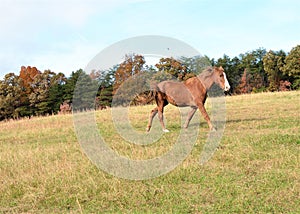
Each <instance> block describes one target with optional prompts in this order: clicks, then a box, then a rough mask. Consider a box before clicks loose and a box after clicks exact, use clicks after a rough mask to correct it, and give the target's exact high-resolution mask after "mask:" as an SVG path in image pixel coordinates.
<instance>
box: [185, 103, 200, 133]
mask: <svg viewBox="0 0 300 214" xmlns="http://www.w3.org/2000/svg"><path fill="white" fill-rule="evenodd" d="M196 111H197V107H192V109H191V110H190V111H189V113H188V116H187V118H186V121H185V123H184V126H183V127H184V128H185V129H186V128H187V127H188V126H189V124H190V121H191V119H192V118H193V116H194V114H195V112H196Z"/></svg>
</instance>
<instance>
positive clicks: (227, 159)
mask: <svg viewBox="0 0 300 214" xmlns="http://www.w3.org/2000/svg"><path fill="white" fill-rule="evenodd" d="M207 105H208V107H209V99H208V104H207ZM151 108H152V106H144V107H132V108H130V113H129V117H130V119H131V124H132V125H133V126H134V127H135V128H136V130H137V131H141V132H142V131H143V130H145V128H146V125H147V118H148V114H149V111H150V110H151ZM226 109H227V122H226V129H225V132H224V135H223V138H222V141H221V143H220V146H219V147H218V150H217V151H216V152H215V154H214V156H213V157H212V159H210V160H209V161H208V162H207V163H206V164H205V165H203V166H201V165H199V155H200V152H201V149H202V147H203V144H204V142H205V139H206V136H207V133H208V126H207V125H206V123H205V122H204V120H203V118H202V117H201V123H200V133H199V137H198V140H197V142H196V145H195V146H194V148H193V150H192V153H191V154H190V155H189V156H188V158H187V159H186V160H185V161H184V162H183V163H182V164H180V165H179V166H178V167H177V168H176V169H175V170H173V171H171V172H170V173H168V174H166V175H163V176H161V177H158V178H155V179H150V180H144V181H129V180H124V179H119V178H116V177H113V176H111V175H108V174H106V173H105V172H103V171H102V170H99V169H98V168H97V167H96V166H94V165H93V164H92V163H91V162H90V161H89V159H88V158H87V157H86V155H85V154H84V153H83V151H82V149H81V148H80V145H79V143H78V142H77V138H76V135H75V132H74V124H73V117H72V115H54V116H49V117H36V118H31V119H21V120H18V121H8V122H0V195H1V197H0V212H1V213H2V212H9V213H12V212H16V213H22V212H23V213H24V212H26V213H54V212H60V213H70V212H72V213H80V212H82V213H96V212H113V213H115V212H120V213H132V212H135V213H141V212H142V213H144V212H151V213H155V212H156V213H157V212H174V213H189V212H190V213H199V212H209V213H211V212H223V213H224V212H227V213H229V212H230V213H232V212H235V213H237V212H239V213H240V212H243V213H245V212H247V213H248V212H249V213H258V212H263V213H265V212H269V213H270V212H271V213H287V212H291V213H299V212H300V201H299V197H300V167H299V166H300V91H291V92H279V93H260V94H248V95H240V96H232V97H226ZM110 111H111V110H109V109H107V110H102V111H97V112H96V121H97V125H98V127H99V131H100V133H101V136H102V137H103V138H104V139H105V141H106V142H107V144H109V145H110V146H111V147H112V148H113V149H115V150H117V151H118V152H119V153H120V154H122V155H124V156H127V157H130V158H132V159H145V158H154V157H156V156H158V155H161V154H163V153H165V152H167V151H168V150H169V149H170V148H171V147H172V145H173V144H174V141H175V140H176V138H177V136H178V135H179V133H180V120H179V119H180V115H179V111H178V109H177V108H175V107H171V106H168V107H166V110H165V117H166V119H167V122H168V123H167V126H168V128H169V129H170V130H171V132H170V133H166V134H164V135H162V137H161V139H160V140H159V141H158V142H157V143H154V144H151V145H149V146H139V145H132V144H128V143H126V142H125V141H124V140H123V139H122V138H121V137H120V136H118V135H117V133H116V131H115V130H114V127H113V124H112V121H111V116H110Z"/></svg>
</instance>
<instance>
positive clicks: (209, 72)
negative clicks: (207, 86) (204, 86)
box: [197, 67, 214, 79]
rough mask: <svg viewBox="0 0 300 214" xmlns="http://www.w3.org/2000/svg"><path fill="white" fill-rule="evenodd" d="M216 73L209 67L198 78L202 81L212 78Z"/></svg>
mask: <svg viewBox="0 0 300 214" xmlns="http://www.w3.org/2000/svg"><path fill="white" fill-rule="evenodd" d="M213 72H214V69H213V68H212V67H207V68H205V69H204V70H203V71H202V72H201V73H200V74H198V76H197V77H199V78H201V79H206V78H208V77H210V76H211V75H212V74H213Z"/></svg>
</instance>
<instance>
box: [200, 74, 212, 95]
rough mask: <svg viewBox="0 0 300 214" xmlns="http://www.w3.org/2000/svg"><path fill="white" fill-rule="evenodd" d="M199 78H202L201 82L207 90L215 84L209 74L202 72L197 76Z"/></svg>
mask: <svg viewBox="0 0 300 214" xmlns="http://www.w3.org/2000/svg"><path fill="white" fill-rule="evenodd" d="M197 78H198V79H199V80H200V82H201V84H202V85H203V87H204V88H205V90H206V91H207V90H209V89H210V88H211V86H212V85H213V81H212V80H211V78H210V77H208V76H202V75H201V74H200V75H198V76H197Z"/></svg>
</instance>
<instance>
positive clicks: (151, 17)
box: [0, 0, 300, 79]
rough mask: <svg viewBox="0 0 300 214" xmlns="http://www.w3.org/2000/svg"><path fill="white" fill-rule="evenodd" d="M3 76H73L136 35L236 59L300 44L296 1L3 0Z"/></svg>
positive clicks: (0, 19) (0, 59) (0, 75)
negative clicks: (25, 69)
mask: <svg viewBox="0 0 300 214" xmlns="http://www.w3.org/2000/svg"><path fill="white" fill-rule="evenodd" d="M0 5H1V13H0V79H3V77H4V75H5V74H7V73H10V72H13V73H15V74H19V71H20V68H21V66H35V67H37V68H38V69H39V70H40V71H44V70H46V69H50V70H51V71H54V72H56V73H59V72H62V73H64V74H65V75H66V76H69V75H70V73H71V72H72V71H76V70H78V69H80V68H83V69H84V68H85V67H86V65H87V64H88V63H89V62H90V60H91V59H92V58H93V57H94V56H96V55H97V54H98V53H99V52H100V51H102V50H103V49H104V48H107V47H108V46H110V45H112V44H114V43H116V42H119V41H121V40H124V39H128V38H131V37H136V36H144V35H159V36H167V37H171V38H174V39H178V40H181V41H183V42H185V43H187V44H189V45H191V46H192V47H194V48H195V49H197V50H198V51H199V52H200V53H201V54H202V55H207V56H208V57H210V58H215V59H217V58H221V57H223V55H224V54H226V55H228V56H229V57H231V58H233V57H235V56H238V55H239V54H241V53H245V52H247V51H251V50H255V49H257V48H260V47H263V48H266V50H267V51H268V50H281V49H282V50H284V51H286V52H289V51H290V50H291V49H292V48H293V47H295V46H296V45H299V44H300V28H299V23H300V13H299V8H300V1H298V0H282V1H279V0H227V1H224V0H219V1H218V0H0Z"/></svg>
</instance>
